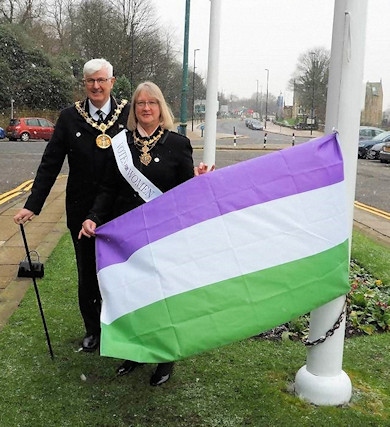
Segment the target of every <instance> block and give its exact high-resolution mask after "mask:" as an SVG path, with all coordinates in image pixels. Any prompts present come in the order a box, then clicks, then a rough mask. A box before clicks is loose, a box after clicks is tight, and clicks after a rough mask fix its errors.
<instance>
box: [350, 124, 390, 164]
mask: <svg viewBox="0 0 390 427" xmlns="http://www.w3.org/2000/svg"><path fill="white" fill-rule="evenodd" d="M387 141H390V131H388V132H382V133H380V134H379V135H377V136H375V137H374V138H372V139H370V140H363V141H359V148H358V158H359V159H365V158H366V156H367V153H368V151H369V150H370V149H371V148H372V147H373V146H374V145H375V144H378V143H379V142H387Z"/></svg>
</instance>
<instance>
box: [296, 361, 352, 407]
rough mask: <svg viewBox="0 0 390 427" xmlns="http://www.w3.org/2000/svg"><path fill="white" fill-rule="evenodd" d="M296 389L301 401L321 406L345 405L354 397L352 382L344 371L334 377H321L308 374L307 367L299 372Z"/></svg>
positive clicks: (303, 367)
mask: <svg viewBox="0 0 390 427" xmlns="http://www.w3.org/2000/svg"><path fill="white" fill-rule="evenodd" d="M294 389H295V394H296V395H297V396H298V397H299V398H300V399H303V400H306V401H308V402H310V403H313V404H315V405H320V406H337V405H343V404H345V403H348V402H349V401H350V400H351V396H352V384H351V380H350V379H349V377H348V375H347V374H346V373H345V372H344V371H340V374H339V375H336V376H333V377H321V376H318V375H313V374H311V373H310V372H308V370H307V368H306V365H305V366H302V368H301V369H300V370H299V371H298V372H297V374H296V376H295V384H294Z"/></svg>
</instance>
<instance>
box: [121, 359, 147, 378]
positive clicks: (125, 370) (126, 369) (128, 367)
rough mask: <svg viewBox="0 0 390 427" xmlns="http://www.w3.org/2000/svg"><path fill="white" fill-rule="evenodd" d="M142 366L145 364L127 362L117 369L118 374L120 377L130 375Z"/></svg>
mask: <svg viewBox="0 0 390 427" xmlns="http://www.w3.org/2000/svg"><path fill="white" fill-rule="evenodd" d="M142 365H143V363H138V362H134V361H133V360H125V361H124V362H123V363H122V365H120V366H119V367H118V368H117V370H116V373H117V375H119V376H122V375H126V374H130V372H133V371H134V369H135V368H138V366H142Z"/></svg>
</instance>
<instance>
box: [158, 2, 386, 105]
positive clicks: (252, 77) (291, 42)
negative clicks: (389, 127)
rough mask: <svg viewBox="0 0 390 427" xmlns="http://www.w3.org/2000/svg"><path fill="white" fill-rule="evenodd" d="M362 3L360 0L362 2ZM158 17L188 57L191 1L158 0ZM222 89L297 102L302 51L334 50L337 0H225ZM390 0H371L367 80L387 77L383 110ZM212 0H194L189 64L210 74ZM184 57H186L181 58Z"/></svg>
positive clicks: (367, 28)
mask: <svg viewBox="0 0 390 427" xmlns="http://www.w3.org/2000/svg"><path fill="white" fill-rule="evenodd" d="M356 1H360V0H356ZM153 3H154V4H155V8H156V12H157V16H158V17H159V19H160V22H161V23H162V24H164V27H167V28H169V29H170V30H171V31H172V32H173V33H174V37H175V41H177V44H178V49H180V50H181V53H180V54H179V58H178V59H179V60H181V61H182V59H183V53H182V49H183V43H184V18H185V4H186V0H154V1H153ZM221 5H222V6H221V9H222V13H221V33H220V53H219V79H218V82H219V84H218V89H219V91H222V92H224V94H225V95H226V96H230V95H231V94H233V95H236V96H239V97H251V96H252V95H253V94H255V93H256V90H257V87H258V88H259V92H261V91H263V92H265V91H266V84H267V72H266V71H265V69H266V68H268V69H269V92H270V93H272V94H273V95H275V96H278V95H279V94H280V93H282V94H283V95H284V97H285V101H286V104H291V103H292V93H290V91H289V89H288V81H289V79H290V78H291V77H292V74H293V73H294V71H295V69H296V65H297V62H298V57H299V55H300V54H302V53H305V52H307V51H308V50H310V49H313V48H317V47H324V48H326V49H328V50H330V48H331V42H332V27H333V12H334V0H278V1H275V0H221ZM389 21H390V0H368V16H367V23H366V48H365V66H364V81H363V83H364V84H365V83H366V82H367V81H370V82H378V81H380V80H381V79H382V84H383V91H384V103H383V109H384V110H385V109H387V108H390V58H389V57H388V55H389V51H390V49H389V48H390V29H389V25H388V22H389ZM209 23H210V0H191V13H190V37H189V50H188V66H189V68H190V69H192V68H193V65H194V49H199V51H197V52H196V71H197V72H198V73H200V74H201V75H202V76H203V77H204V78H206V77H207V61H208V45H209V41H208V37H209ZM180 55H181V56H180Z"/></svg>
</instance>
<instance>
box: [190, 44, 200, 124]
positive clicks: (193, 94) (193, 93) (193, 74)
mask: <svg viewBox="0 0 390 427" xmlns="http://www.w3.org/2000/svg"><path fill="white" fill-rule="evenodd" d="M198 50H200V49H194V70H193V73H192V120H191V130H192V131H193V130H194V111H195V68H196V66H195V59H196V52H197V51H198Z"/></svg>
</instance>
